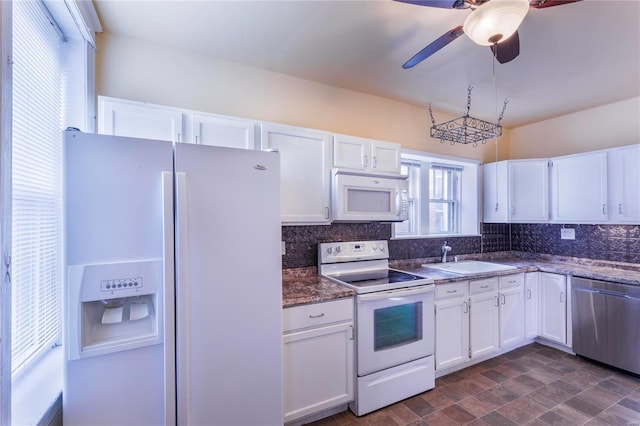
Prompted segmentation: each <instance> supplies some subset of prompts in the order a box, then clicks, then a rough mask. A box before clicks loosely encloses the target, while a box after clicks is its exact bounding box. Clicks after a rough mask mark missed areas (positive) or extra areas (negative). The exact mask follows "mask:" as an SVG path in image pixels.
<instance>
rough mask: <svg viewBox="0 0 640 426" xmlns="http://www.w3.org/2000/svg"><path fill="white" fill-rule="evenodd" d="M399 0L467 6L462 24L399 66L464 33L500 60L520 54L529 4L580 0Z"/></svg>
mask: <svg viewBox="0 0 640 426" xmlns="http://www.w3.org/2000/svg"><path fill="white" fill-rule="evenodd" d="M395 1H399V2H402V3H410V4H416V5H420V6H429V7H439V8H446V9H471V13H470V14H469V15H468V16H467V19H466V20H465V21H464V24H463V25H459V26H457V27H455V28H454V29H452V30H449V31H447V32H446V33H445V34H443V35H442V36H440V37H439V38H437V39H436V40H435V41H433V42H432V43H430V44H429V45H428V46H427V47H425V48H424V49H422V50H421V51H420V52H418V53H416V54H415V55H414V56H413V57H412V58H411V59H409V60H408V61H407V62H406V63H405V64H404V65H402V68H404V69H408V68H412V67H414V66H416V65H418V64H419V63H420V62H422V61H424V60H425V59H427V58H428V57H429V56H431V55H433V54H434V53H436V52H437V51H438V50H440V49H442V48H443V47H445V46H446V45H447V44H449V43H451V42H452V41H453V40H455V39H457V38H458V37H460V36H461V35H462V34H466V35H467V36H468V37H469V38H471V39H472V40H473V41H474V42H476V43H477V44H479V45H481V46H489V47H490V48H491V51H492V52H493V55H494V56H495V57H496V59H497V60H498V62H500V63H501V64H504V63H507V62H509V61H512V60H513V59H515V58H516V57H517V56H518V55H519V54H520V38H519V36H518V27H519V26H520V24H521V23H522V20H523V19H524V17H525V16H526V14H527V12H528V11H529V8H534V9H542V8H546V7H551V6H560V5H563V4H567V3H575V2H578V1H581V0H395Z"/></svg>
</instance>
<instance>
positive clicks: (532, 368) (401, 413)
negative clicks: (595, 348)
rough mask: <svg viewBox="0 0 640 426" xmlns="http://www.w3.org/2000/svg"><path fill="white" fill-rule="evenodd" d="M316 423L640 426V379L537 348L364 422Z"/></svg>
mask: <svg viewBox="0 0 640 426" xmlns="http://www.w3.org/2000/svg"><path fill="white" fill-rule="evenodd" d="M638 356H640V354H638ZM312 424H313V425H315V426H320V425H322V426H329V425H340V426H347V425H380V426H395V425H412V426H414V425H415V426H422V425H463V424H469V425H492V426H496V425H640V379H639V378H636V377H634V376H631V375H628V374H624V373H620V372H618V371H615V370H613V369H609V368H607V367H604V366H601V365H599V364H595V363H592V362H589V361H586V360H583V359H581V358H578V357H576V356H573V355H569V354H566V353H564V352H562V351H558V350H556V349H553V348H549V347H546V346H543V345H540V344H537V343H534V344H531V345H527V346H524V347H522V348H519V349H516V350H515V351H512V352H509V353H507V354H504V355H502V356H499V357H496V358H493V359H490V360H488V361H485V362H483V363H481V364H477V365H474V366H472V367H469V368H466V369H464V370H461V371H458V372H456V373H452V374H449V375H447V376H445V377H442V378H440V379H437V380H436V387H435V389H432V390H430V391H428V392H425V393H422V394H420V395H417V396H414V397H412V398H409V399H406V400H404V401H401V402H398V403H396V404H394V405H391V406H389V407H386V408H383V409H381V410H378V411H375V412H373V413H370V414H368V415H366V416H362V417H356V416H354V415H353V414H352V413H351V412H350V411H346V412H342V413H339V414H336V415H334V416H331V417H328V418H325V419H322V420H319V421H317V422H314V423H312Z"/></svg>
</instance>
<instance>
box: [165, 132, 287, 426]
mask: <svg viewBox="0 0 640 426" xmlns="http://www.w3.org/2000/svg"><path fill="white" fill-rule="evenodd" d="M175 171H176V298H177V300H176V302H177V313H176V320H177V326H176V327H177V332H176V335H177V341H176V344H177V383H178V392H177V394H178V423H179V424H182V425H188V424H194V425H198V424H212V425H227V426H231V425H242V426H248V425H261V426H262V425H279V424H282V423H283V415H282V281H281V273H282V271H281V262H282V259H281V247H280V240H281V238H282V237H281V227H280V207H279V206H280V197H279V195H280V191H279V180H280V179H279V155H278V154H277V153H272V152H261V151H247V150H239V149H230V148H220V147H212V146H203V145H190V144H176V146H175Z"/></svg>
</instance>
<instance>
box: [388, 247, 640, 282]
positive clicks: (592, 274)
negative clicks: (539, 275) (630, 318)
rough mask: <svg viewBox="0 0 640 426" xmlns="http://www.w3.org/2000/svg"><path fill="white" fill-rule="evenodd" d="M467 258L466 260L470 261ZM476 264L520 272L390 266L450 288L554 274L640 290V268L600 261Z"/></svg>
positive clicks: (509, 258) (511, 259)
mask: <svg viewBox="0 0 640 426" xmlns="http://www.w3.org/2000/svg"><path fill="white" fill-rule="evenodd" d="M469 259H472V258H471V257H465V258H464V259H462V260H469ZM472 260H483V261H487V262H492V263H499V264H502V265H510V266H515V267H516V268H517V270H515V271H513V270H511V271H497V272H490V273H486V274H473V275H466V276H464V275H457V274H453V273H449V272H444V271H439V270H437V269H429V268H428V267H424V266H422V265H423V264H428V263H435V262H434V261H433V259H412V260H408V261H391V262H390V266H391V267H392V268H395V269H399V270H402V271H406V272H410V273H413V274H416V275H420V276H422V277H425V278H432V279H434V283H435V284H436V285H437V284H446V283H450V282H455V281H463V280H469V279H482V278H489V277H494V276H499V275H509V274H513V273H518V272H535V271H541V272H550V273H554V274H562V275H571V276H575V277H584V278H591V279H595V280H604V281H614V282H619V283H622V284H627V285H635V286H640V265H637V264H631V263H623V262H611V261H599V260H592V259H581V258H569V257H562V256H550V255H541V256H538V257H536V258H521V257H517V256H513V255H506V256H503V257H500V256H498V257H495V256H484V257H479V255H476V256H474V257H473V259H472Z"/></svg>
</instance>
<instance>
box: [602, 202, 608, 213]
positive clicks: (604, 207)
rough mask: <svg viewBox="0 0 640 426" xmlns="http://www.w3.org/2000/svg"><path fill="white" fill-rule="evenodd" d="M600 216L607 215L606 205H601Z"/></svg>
mask: <svg viewBox="0 0 640 426" xmlns="http://www.w3.org/2000/svg"><path fill="white" fill-rule="evenodd" d="M602 214H607V205H606V204H603V205H602Z"/></svg>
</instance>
